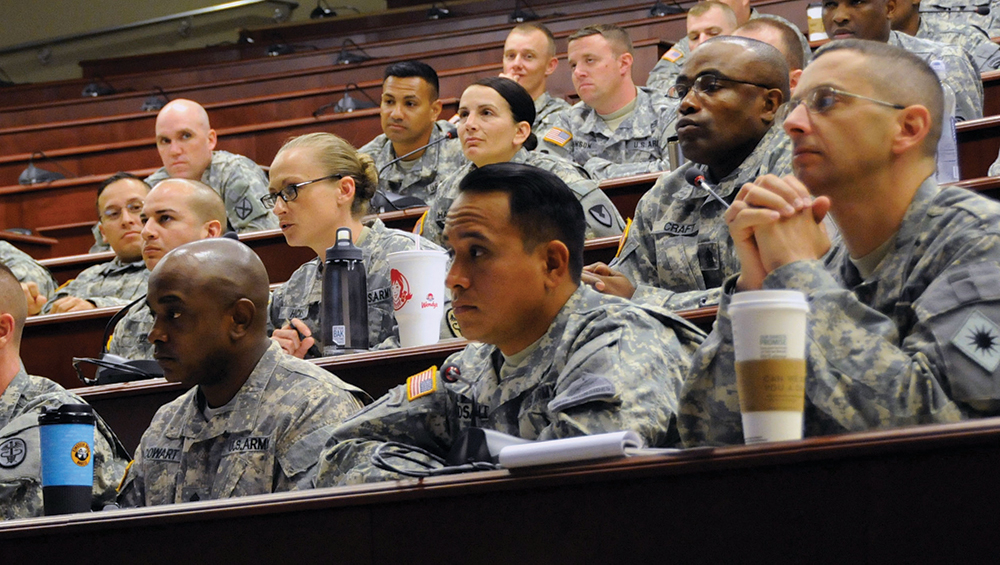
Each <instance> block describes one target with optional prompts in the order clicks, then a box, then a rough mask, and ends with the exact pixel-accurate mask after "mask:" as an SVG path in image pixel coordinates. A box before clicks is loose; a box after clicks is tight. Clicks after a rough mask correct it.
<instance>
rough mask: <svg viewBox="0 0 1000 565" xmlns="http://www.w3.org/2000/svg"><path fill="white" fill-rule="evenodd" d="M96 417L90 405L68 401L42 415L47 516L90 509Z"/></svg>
mask: <svg viewBox="0 0 1000 565" xmlns="http://www.w3.org/2000/svg"><path fill="white" fill-rule="evenodd" d="M96 420H97V418H96V417H95V416H94V409H93V408H91V407H90V406H88V405H86V404H64V405H62V406H60V407H59V408H56V409H48V410H44V411H43V412H42V413H41V414H39V415H38V431H39V435H40V436H41V443H42V498H43V500H44V503H45V515H46V516H53V515H56V514H71V513H73V512H89V511H90V501H91V498H92V495H91V491H93V488H94V423H95V422H96Z"/></svg>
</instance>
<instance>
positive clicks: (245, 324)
mask: <svg viewBox="0 0 1000 565" xmlns="http://www.w3.org/2000/svg"><path fill="white" fill-rule="evenodd" d="M256 315H257V307H256V306H254V303H253V301H252V300H250V299H249V298H240V299H239V300H237V301H236V303H235V304H233V308H232V316H233V324H232V325H231V326H230V327H229V337H230V339H232V340H233V341H237V340H239V339H242V338H243V337H244V336H246V335H247V334H249V333H250V332H251V331H252V329H253V325H254V323H253V320H254V317H255V316H256Z"/></svg>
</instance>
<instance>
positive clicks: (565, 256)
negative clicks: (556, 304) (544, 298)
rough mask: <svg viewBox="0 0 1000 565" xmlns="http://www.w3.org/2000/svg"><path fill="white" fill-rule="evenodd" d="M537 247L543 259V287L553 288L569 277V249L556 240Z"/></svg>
mask: <svg viewBox="0 0 1000 565" xmlns="http://www.w3.org/2000/svg"><path fill="white" fill-rule="evenodd" d="M539 247H540V248H543V249H542V251H541V252H542V253H543V254H544V259H545V286H546V287H547V288H555V287H557V286H559V285H560V284H561V283H562V282H563V281H564V280H566V278H567V277H568V276H569V248H568V247H566V244H565V243H563V242H561V241H559V240H558V239H553V240H552V241H550V242H548V243H546V244H544V245H539Z"/></svg>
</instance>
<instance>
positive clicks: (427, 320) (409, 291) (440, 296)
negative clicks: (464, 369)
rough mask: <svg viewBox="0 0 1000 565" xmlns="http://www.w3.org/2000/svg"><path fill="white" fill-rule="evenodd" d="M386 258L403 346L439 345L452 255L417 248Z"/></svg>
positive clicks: (398, 252) (392, 254)
mask: <svg viewBox="0 0 1000 565" xmlns="http://www.w3.org/2000/svg"><path fill="white" fill-rule="evenodd" d="M386 259H387V260H388V261H389V271H390V276H389V282H390V285H391V287H392V308H393V310H394V311H395V315H396V323H397V324H398V325H399V344H400V346H401V347H415V346H418V345H432V344H435V343H437V342H438V339H439V338H440V336H441V318H442V316H444V303H445V294H444V277H445V274H446V273H447V265H448V255H447V254H446V253H445V252H443V251H435V250H431V249H414V250H410V251H397V252H396V253H390V254H389V255H388V257H387V258H386Z"/></svg>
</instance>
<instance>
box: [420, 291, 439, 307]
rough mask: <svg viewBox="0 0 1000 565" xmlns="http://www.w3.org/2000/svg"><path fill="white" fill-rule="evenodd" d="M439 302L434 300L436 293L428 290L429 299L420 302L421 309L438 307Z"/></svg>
mask: <svg viewBox="0 0 1000 565" xmlns="http://www.w3.org/2000/svg"><path fill="white" fill-rule="evenodd" d="M437 307H438V303H437V302H435V301H434V293H433V292H428V293H427V299H426V300H424V301H423V302H421V303H420V309H421V310H422V309H424V308H437Z"/></svg>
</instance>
